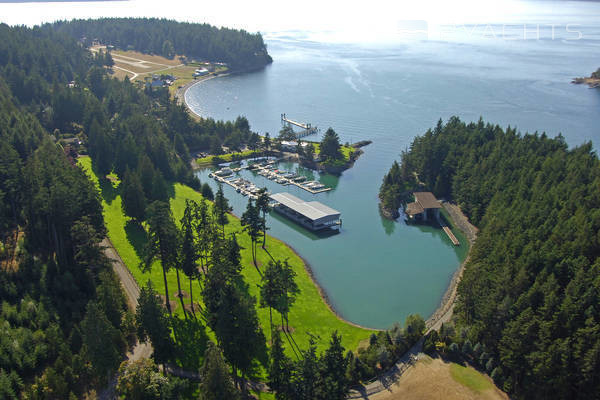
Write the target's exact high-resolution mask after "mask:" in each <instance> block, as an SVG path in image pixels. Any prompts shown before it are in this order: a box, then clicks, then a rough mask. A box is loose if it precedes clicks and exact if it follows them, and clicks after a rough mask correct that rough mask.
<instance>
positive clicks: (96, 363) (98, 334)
mask: <svg viewBox="0 0 600 400" xmlns="http://www.w3.org/2000/svg"><path fill="white" fill-rule="evenodd" d="M81 335H82V341H83V354H84V355H85V358H86V359H87V360H88V361H89V363H90V366H91V369H92V370H93V371H94V375H95V376H96V377H97V378H99V379H100V380H101V381H102V382H105V379H108V378H109V376H110V374H111V373H112V372H114V371H116V369H117V365H118V363H119V358H120V356H119V350H118V349H117V347H116V346H115V343H114V340H115V336H117V332H116V329H115V328H114V327H113V326H112V325H111V323H110V321H109V320H108V319H107V318H106V315H104V313H103V312H102V310H101V309H100V307H99V306H98V304H96V303H95V302H89V303H88V305H87V310H86V313H85V318H84V319H83V321H81Z"/></svg>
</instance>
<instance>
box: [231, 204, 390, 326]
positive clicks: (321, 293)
mask: <svg viewBox="0 0 600 400" xmlns="http://www.w3.org/2000/svg"><path fill="white" fill-rule="evenodd" d="M229 215H231V216H233V217H234V218H237V219H240V217H238V216H237V215H235V214H234V213H233V212H230V213H229ZM267 236H269V237H270V238H271V239H275V240H278V241H279V242H281V243H283V244H284V245H286V247H287V248H289V249H290V250H291V251H292V252H293V253H294V254H295V255H296V256H298V258H299V259H300V260H301V261H302V264H303V265H304V270H305V271H306V273H307V274H308V277H309V278H310V281H311V282H312V284H313V285H314V286H315V287H316V288H317V291H318V292H319V297H321V300H323V303H325V306H327V308H328V309H329V311H331V312H332V313H333V315H335V317H336V318H337V319H338V320H340V321H342V322H343V323H345V324H348V325H350V326H353V327H355V328H360V329H364V330H367V331H373V332H380V331H384V330H385V329H378V328H369V327H367V326H363V325H360V324H357V323H354V322H352V321H348V320H347V319H345V318H344V317H343V316H342V315H341V314H340V313H339V312H338V311H337V310H336V309H335V307H334V306H333V304H331V302H330V301H329V296H328V295H327V292H326V291H325V289H323V288H322V287H321V285H320V284H319V282H318V281H317V280H316V278H315V276H314V273H313V270H312V268H311V266H310V263H309V262H308V261H307V260H306V259H305V258H304V257H302V256H301V255H300V253H298V252H297V251H296V249H295V248H294V247H292V245H290V244H289V243H287V242H284V241H283V240H281V239H279V238H278V237H275V236H271V235H270V234H269V235H267Z"/></svg>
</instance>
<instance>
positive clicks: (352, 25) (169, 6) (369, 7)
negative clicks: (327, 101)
mask: <svg viewBox="0 0 600 400" xmlns="http://www.w3.org/2000/svg"><path fill="white" fill-rule="evenodd" d="M558 3H559V2H557V3H556V4H558ZM560 3H562V6H561V10H564V4H565V2H560ZM544 4H545V6H544V9H543V11H542V12H540V8H539V7H537V6H536V3H535V2H525V1H516V0H504V1H494V0H477V1H475V0H454V1H445V0H422V1H394V2H392V1H389V0H386V1H383V0H368V1H362V2H356V3H352V2H348V1H339V0H333V1H324V0H302V1H296V2H286V3H285V4H282V2H281V1H274V0H256V1H212V2H210V1H207V2H200V1H197V0H195V1H184V0H170V1H168V2H165V1H164V0H130V1H115V2H106V1H104V2H69V3H56V2H51V3H1V2H0V21H2V22H5V23H7V24H9V25H21V24H24V25H29V26H31V25H35V24H39V23H42V22H52V21H55V20H59V19H71V18H94V17H99V16H105V17H124V16H129V17H164V18H169V19H175V20H178V21H189V22H207V23H210V24H213V25H217V26H227V27H232V28H238V29H246V30H248V31H251V32H257V31H258V32H261V33H267V34H268V33H270V32H282V31H303V32H312V33H314V34H319V35H325V37H315V39H316V40H321V39H326V40H331V41H348V42H357V41H358V42H371V41H373V42H376V41H381V40H382V38H383V39H385V38H392V39H397V37H398V32H399V31H403V29H404V28H406V27H407V26H408V27H414V26H418V24H417V25H415V24H414V23H413V21H425V23H426V24H427V26H428V28H429V29H430V30H431V29H433V30H435V29H436V28H435V27H436V26H438V25H440V24H448V23H449V24H463V23H473V22H477V23H492V22H503V21H505V20H511V21H514V19H515V17H518V16H524V17H523V18H524V19H526V18H527V15H531V12H532V10H533V9H534V8H535V12H536V13H537V14H536V16H538V17H539V18H546V17H548V18H551V16H552V14H553V13H556V12H559V11H558V8H557V9H555V8H554V7H553V6H552V4H553V2H545V3H544ZM561 12H564V11H561ZM407 21H408V23H407ZM532 22H534V21H532Z"/></svg>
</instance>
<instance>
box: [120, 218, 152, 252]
mask: <svg viewBox="0 0 600 400" xmlns="http://www.w3.org/2000/svg"><path fill="white" fill-rule="evenodd" d="M125 234H126V235H127V240H128V241H129V243H131V245H132V246H133V249H134V250H135V253H136V254H137V256H138V257H139V258H140V259H142V258H143V257H144V249H145V248H146V243H147V242H148V233H147V232H146V230H145V229H144V227H143V226H142V225H141V224H140V223H139V222H137V221H134V220H132V219H130V220H129V221H127V223H126V224H125Z"/></svg>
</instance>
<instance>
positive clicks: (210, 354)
mask: <svg viewBox="0 0 600 400" xmlns="http://www.w3.org/2000/svg"><path fill="white" fill-rule="evenodd" d="M200 375H201V376H202V381H201V382H200V399H201V400H222V399H231V400H235V399H238V398H239V397H240V395H239V392H238V391H237V390H236V389H235V387H234V385H233V382H232V380H231V376H230V375H229V368H228V367H227V364H225V360H223V356H222V354H221V350H220V349H219V348H218V347H217V346H216V345H215V344H214V343H213V342H211V341H209V342H208V345H207V347H206V353H205V354H204V363H203V364H202V368H201V370H200Z"/></svg>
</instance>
